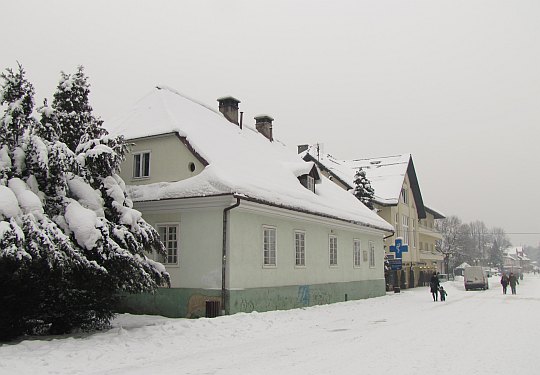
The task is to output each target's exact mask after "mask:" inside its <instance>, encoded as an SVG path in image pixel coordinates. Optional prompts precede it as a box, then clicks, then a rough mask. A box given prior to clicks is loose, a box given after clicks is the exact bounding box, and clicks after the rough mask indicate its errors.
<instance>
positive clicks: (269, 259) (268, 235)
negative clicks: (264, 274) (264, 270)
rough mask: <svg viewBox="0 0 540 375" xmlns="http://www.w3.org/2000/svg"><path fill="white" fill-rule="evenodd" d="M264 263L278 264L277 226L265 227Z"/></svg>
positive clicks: (266, 264)
mask: <svg viewBox="0 0 540 375" xmlns="http://www.w3.org/2000/svg"><path fill="white" fill-rule="evenodd" d="M263 264H264V265H265V266H275V265H276V228H272V227H263Z"/></svg>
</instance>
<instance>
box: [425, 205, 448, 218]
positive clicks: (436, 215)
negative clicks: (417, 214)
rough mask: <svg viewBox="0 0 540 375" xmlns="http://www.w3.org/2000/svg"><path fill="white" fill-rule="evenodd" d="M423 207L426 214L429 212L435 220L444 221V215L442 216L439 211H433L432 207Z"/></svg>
mask: <svg viewBox="0 0 540 375" xmlns="http://www.w3.org/2000/svg"><path fill="white" fill-rule="evenodd" d="M424 207H425V208H426V211H427V212H429V213H430V214H432V215H433V217H435V219H444V218H445V217H446V215H445V214H443V213H442V212H441V211H439V210H436V209H434V208H433V207H428V206H426V205H424Z"/></svg>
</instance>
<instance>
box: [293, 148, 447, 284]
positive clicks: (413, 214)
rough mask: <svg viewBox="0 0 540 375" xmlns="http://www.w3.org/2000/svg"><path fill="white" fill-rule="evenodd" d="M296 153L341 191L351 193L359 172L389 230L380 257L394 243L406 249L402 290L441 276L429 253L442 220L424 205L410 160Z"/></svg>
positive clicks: (437, 257) (437, 260)
mask: <svg viewBox="0 0 540 375" xmlns="http://www.w3.org/2000/svg"><path fill="white" fill-rule="evenodd" d="M298 152H299V153H300V155H301V156H302V157H303V158H304V160H306V161H312V162H314V163H315V164H316V165H317V166H318V167H319V169H320V170H321V172H322V174H323V175H325V176H327V177H328V178H330V179H331V180H332V181H334V182H335V183H336V184H337V185H339V186H340V187H342V188H343V189H345V190H351V189H354V184H353V180H354V175H355V173H356V171H358V170H359V168H362V170H363V171H364V172H365V174H366V177H367V178H368V180H369V181H370V182H371V187H372V188H373V189H374V196H373V203H374V206H375V210H376V211H377V213H378V214H379V215H380V216H381V217H382V218H383V219H384V220H386V221H387V222H389V223H391V224H392V225H393V226H394V227H395V234H394V236H392V237H390V238H388V239H386V242H385V251H386V257H387V258H392V257H393V256H394V255H393V254H392V253H391V251H390V246H391V245H393V244H394V243H395V240H396V239H397V238H398V237H399V238H401V239H402V242H403V244H406V245H408V251H407V252H404V253H403V258H402V259H403V269H404V270H407V271H408V272H405V280H406V281H405V282H403V281H401V284H402V286H404V285H406V286H409V287H411V286H416V285H419V283H420V284H422V283H423V282H422V281H423V280H425V275H428V274H429V273H431V272H433V271H438V272H443V256H442V254H441V253H440V252H438V251H437V250H436V248H435V244H436V242H437V241H438V240H440V239H442V236H441V234H440V233H439V232H438V231H437V230H436V229H435V220H437V219H442V218H444V215H443V214H442V213H440V212H438V211H437V210H435V209H433V208H429V207H427V206H425V205H424V202H423V199H422V194H421V192H420V186H419V184H418V178H417V176H416V171H415V169H414V163H413V159H412V155H411V154H404V155H394V156H386V157H380V158H369V159H354V160H339V159H337V158H335V157H333V156H332V155H330V154H324V153H322V152H321V151H320V149H319V146H318V145H313V146H308V145H302V146H299V147H298Z"/></svg>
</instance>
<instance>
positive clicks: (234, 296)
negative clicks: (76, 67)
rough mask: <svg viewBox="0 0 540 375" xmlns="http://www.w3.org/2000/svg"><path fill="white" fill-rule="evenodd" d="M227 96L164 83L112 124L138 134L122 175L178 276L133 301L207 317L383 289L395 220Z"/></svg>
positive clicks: (150, 309)
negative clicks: (210, 102) (206, 99)
mask: <svg viewBox="0 0 540 375" xmlns="http://www.w3.org/2000/svg"><path fill="white" fill-rule="evenodd" d="M218 102H219V111H218V110H214V109H213V108H212V107H209V106H206V105H204V104H202V103H199V102H197V101H195V100H193V99H190V98H188V97H186V96H184V95H182V94H180V93H179V92H177V91H175V90H173V89H170V88H167V87H157V88H155V89H154V90H153V91H152V92H151V93H149V94H148V95H147V96H146V97H144V98H143V99H142V100H140V101H139V102H138V103H137V104H136V105H135V107H134V108H133V109H132V110H130V111H129V112H128V113H126V114H125V115H123V116H121V117H118V118H116V119H115V120H114V121H112V122H110V123H108V125H107V128H108V130H109V131H110V132H111V134H123V135H124V136H125V137H126V139H127V140H128V141H129V142H131V143H133V147H132V150H131V153H130V154H129V155H128V157H127V159H126V160H125V162H124V163H123V165H122V172H121V176H122V178H123V179H124V181H125V182H126V184H127V185H128V190H129V192H130V195H131V197H132V199H133V201H134V207H135V208H136V209H138V210H140V211H141V212H142V215H143V217H144V218H145V220H146V221H147V222H149V223H150V224H151V225H153V226H155V227H156V228H157V230H158V231H159V233H160V236H161V238H162V241H163V243H164V244H165V246H166V248H167V256H166V257H164V258H160V259H159V260H160V261H162V262H163V264H164V265H165V267H166V269H167V271H168V272H169V273H170V275H171V281H172V288H170V289H167V288H161V289H160V290H159V292H158V293H157V294H156V295H143V296H132V297H131V298H128V299H126V301H125V304H124V309H125V310H126V311H133V312H140V313H155V314H161V315H165V316H171V317H196V316H204V315H205V314H208V313H209V311H208V306H210V308H211V310H214V309H215V308H216V305H217V306H219V310H221V313H225V314H233V313H236V312H251V311H267V310H275V309H289V308H294V307H303V306H311V305H316V304H323V303H332V302H338V301H344V300H347V299H361V298H367V297H375V296H380V295H383V294H384V293H385V281H384V271H383V262H384V243H383V238H384V237H385V236H387V235H389V234H391V233H392V231H393V228H392V226H391V225H389V224H388V223H387V222H385V221H384V220H382V219H381V218H380V217H379V216H377V215H376V214H375V213H373V212H371V211H370V210H369V209H367V208H365V207H364V206H363V205H362V204H361V203H359V202H358V201H357V200H356V199H355V198H354V197H353V196H352V195H351V194H350V193H348V192H346V191H344V190H343V189H341V188H339V187H338V186H336V185H335V184H333V183H332V182H330V181H329V180H328V179H327V178H326V177H324V176H322V175H321V174H320V173H319V170H318V168H317V167H316V165H315V163H312V162H305V161H304V160H302V159H301V158H299V157H298V155H297V154H296V153H294V152H289V151H288V150H287V149H286V147H284V145H283V144H281V143H280V142H278V141H276V140H275V139H274V137H273V129H272V127H273V121H274V120H273V119H272V117H270V116H267V115H262V116H258V117H256V123H255V127H253V126H247V125H245V124H242V119H241V118H240V121H239V116H238V104H239V101H238V100H237V99H235V98H233V97H225V98H220V99H218ZM207 302H209V303H207ZM210 314H212V311H211V312H210Z"/></svg>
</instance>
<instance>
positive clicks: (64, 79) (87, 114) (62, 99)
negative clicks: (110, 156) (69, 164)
mask: <svg viewBox="0 0 540 375" xmlns="http://www.w3.org/2000/svg"><path fill="white" fill-rule="evenodd" d="M89 94H90V84H89V83H88V77H86V75H85V74H84V68H83V67H82V66H79V67H78V68H77V71H76V72H75V73H74V74H66V73H64V72H61V73H60V82H59V83H58V86H57V88H56V92H55V93H54V96H53V102H52V109H53V110H54V117H55V120H56V121H57V125H58V127H59V128H60V130H61V132H62V134H61V135H62V142H64V143H65V144H66V145H67V146H68V147H69V149H70V150H72V151H74V152H75V150H76V148H77V146H78V145H79V142H80V141H81V138H82V137H83V136H84V135H85V134H86V135H88V136H89V137H90V138H99V137H100V136H102V135H104V134H105V133H106V131H105V129H104V128H103V127H102V126H101V125H102V124H103V121H102V120H101V119H99V118H97V117H95V116H94V115H93V114H92V107H91V106H90V104H89V100H88V95H89Z"/></svg>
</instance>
